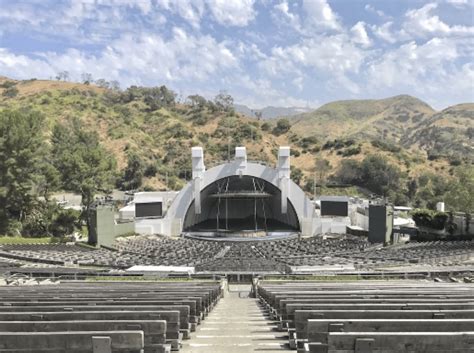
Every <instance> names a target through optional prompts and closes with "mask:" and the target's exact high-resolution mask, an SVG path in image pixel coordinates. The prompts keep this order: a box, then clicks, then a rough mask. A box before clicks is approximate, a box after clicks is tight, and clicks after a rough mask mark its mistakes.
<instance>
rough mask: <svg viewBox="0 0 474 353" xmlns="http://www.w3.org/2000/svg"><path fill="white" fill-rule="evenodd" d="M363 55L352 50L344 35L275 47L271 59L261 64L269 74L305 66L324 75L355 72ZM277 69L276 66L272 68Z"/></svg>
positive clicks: (352, 45)
mask: <svg viewBox="0 0 474 353" xmlns="http://www.w3.org/2000/svg"><path fill="white" fill-rule="evenodd" d="M365 56H366V53H365V52H364V51H363V50H362V49H360V48H358V47H356V46H355V45H354V44H353V43H352V42H351V41H350V39H349V37H348V36H347V35H345V34H338V35H332V36H318V37H314V38H310V39H305V40H303V41H301V42H300V43H298V44H295V45H292V46H288V47H285V48H281V47H275V48H273V49H272V56H271V57H270V58H268V59H267V61H263V62H262V63H261V64H262V65H263V67H265V66H266V64H269V66H268V68H269V69H270V70H269V71H270V72H273V73H277V72H276V71H275V70H284V69H285V68H289V69H290V70H294V68H295V67H300V66H301V65H302V66H305V67H309V68H313V69H315V70H321V71H325V72H331V73H334V72H337V73H344V72H357V71H358V70H359V68H360V66H361V65H362V62H363V61H364V58H365ZM275 65H277V66H275Z"/></svg>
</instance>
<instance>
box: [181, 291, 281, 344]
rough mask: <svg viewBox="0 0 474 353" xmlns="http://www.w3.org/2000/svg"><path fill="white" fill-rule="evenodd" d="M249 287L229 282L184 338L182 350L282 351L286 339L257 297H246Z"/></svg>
mask: <svg viewBox="0 0 474 353" xmlns="http://www.w3.org/2000/svg"><path fill="white" fill-rule="evenodd" d="M249 291H250V286H248V285H230V290H229V293H226V296H225V297H224V298H222V299H221V300H220V302H219V304H218V305H217V306H216V307H215V308H214V310H213V311H212V312H211V313H210V314H209V316H208V317H207V318H206V319H205V320H204V321H203V322H202V324H201V325H200V326H198V329H197V330H196V332H194V333H193V334H192V339H191V340H186V341H183V348H182V349H181V350H180V351H182V352H183V353H204V352H206V353H247V352H267V353H281V352H284V351H288V348H287V343H288V338H287V337H286V336H285V333H284V332H278V331H276V327H277V325H276V323H275V322H273V321H271V320H270V318H268V317H267V316H265V313H264V311H263V310H261V309H260V306H259V305H258V302H257V299H254V298H248V293H249Z"/></svg>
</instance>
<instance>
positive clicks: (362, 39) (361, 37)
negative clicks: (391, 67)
mask: <svg viewBox="0 0 474 353" xmlns="http://www.w3.org/2000/svg"><path fill="white" fill-rule="evenodd" d="M351 33H352V41H353V42H354V43H357V44H360V45H362V46H363V47H370V46H371V45H372V41H371V40H370V38H369V35H368V34H367V31H366V30H365V23H364V22H362V21H359V22H357V23H356V24H355V25H354V26H353V27H352V28H351Z"/></svg>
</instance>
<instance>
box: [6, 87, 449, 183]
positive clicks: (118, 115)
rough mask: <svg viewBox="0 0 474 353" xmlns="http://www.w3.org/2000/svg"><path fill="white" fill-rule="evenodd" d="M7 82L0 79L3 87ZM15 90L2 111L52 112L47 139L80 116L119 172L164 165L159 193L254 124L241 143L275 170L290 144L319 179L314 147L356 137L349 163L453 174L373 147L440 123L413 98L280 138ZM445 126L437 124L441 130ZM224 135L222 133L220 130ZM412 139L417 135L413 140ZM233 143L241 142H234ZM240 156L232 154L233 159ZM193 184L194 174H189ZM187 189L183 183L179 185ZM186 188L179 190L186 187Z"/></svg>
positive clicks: (94, 99)
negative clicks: (308, 139)
mask: <svg viewBox="0 0 474 353" xmlns="http://www.w3.org/2000/svg"><path fill="white" fill-rule="evenodd" d="M1 83H2V78H0V84H1ZM16 87H17V88H18V90H19V94H18V96H16V97H14V98H6V97H3V96H2V95H1V93H2V91H3V90H2V89H1V88H0V109H1V108H2V107H15V108H20V107H32V108H34V109H36V110H39V111H41V112H43V113H44V114H45V116H46V117H47V121H48V129H47V133H49V132H50V129H51V128H52V126H53V125H54V124H55V123H56V122H57V121H62V120H64V119H65V118H67V117H69V116H76V117H79V118H81V119H82V120H83V121H84V123H85V124H86V125H87V126H88V127H89V128H90V129H93V130H95V131H97V132H98V133H99V135H100V137H101V140H102V142H103V143H104V145H105V146H106V147H107V148H108V149H109V150H110V151H111V152H113V154H114V155H115V157H116V159H117V161H118V165H119V168H124V166H125V164H126V155H127V151H130V150H134V151H136V152H137V153H138V154H139V155H140V156H141V157H142V158H143V159H144V160H145V161H146V163H148V164H150V163H157V164H158V166H159V173H158V174H157V176H155V177H152V178H148V179H147V180H146V185H147V186H150V187H152V188H155V189H164V188H165V185H164V182H165V175H166V173H169V175H172V174H173V172H174V171H176V170H183V169H188V168H190V158H189V154H190V148H191V147H192V146H203V147H204V150H205V158H206V165H207V167H208V168H209V167H210V166H212V165H214V164H216V163H218V162H219V161H222V160H223V159H225V158H226V156H227V143H228V135H229V136H231V137H233V136H236V135H237V133H238V129H239V126H243V125H252V124H253V125H252V126H255V128H254V129H255V131H256V132H257V133H258V134H259V135H260V136H261V138H260V139H258V140H252V139H251V138H250V137H247V138H244V139H242V140H241V141H240V143H242V144H244V145H245V146H246V147H247V153H248V158H249V160H263V161H266V162H269V163H270V164H274V163H275V161H276V158H275V155H276V151H277V148H278V146H279V145H290V146H291V147H292V150H293V151H294V152H296V154H298V153H299V156H298V157H294V158H293V160H292V164H293V165H294V166H296V167H298V168H300V169H302V170H303V173H304V174H305V175H306V176H307V177H308V178H312V176H311V175H312V173H313V171H314V159H315V156H316V153H314V152H313V151H312V147H314V146H316V145H318V144H319V145H321V144H322V143H324V142H325V141H326V140H328V139H332V138H340V137H348V136H355V137H357V138H360V142H358V143H360V145H361V150H362V152H361V153H360V154H358V155H355V156H352V157H350V158H355V159H359V160H360V159H363V158H364V157H365V156H366V155H367V154H371V153H381V154H384V155H386V156H387V157H388V158H389V159H390V160H391V161H392V162H394V163H396V164H398V165H399V166H400V167H401V168H402V170H404V171H406V172H408V173H410V174H419V173H420V172H421V171H426V170H431V171H433V172H441V173H443V172H446V173H447V170H448V169H449V166H448V163H447V161H445V160H440V161H433V162H430V161H427V160H426V153H424V152H423V151H416V145H415V144H413V146H415V147H414V148H413V150H411V151H410V149H411V148H412V146H411V145H410V143H408V142H407V144H406V147H407V148H406V149H402V150H401V151H400V152H396V153H394V152H388V151H383V150H380V149H378V148H375V147H373V146H372V145H371V143H370V142H369V141H370V140H371V139H372V138H373V137H378V136H383V134H384V132H383V129H389V131H388V132H386V133H385V134H386V135H387V134H388V136H385V140H391V141H393V143H395V144H399V141H402V140H403V139H404V131H402V129H401V128H400V121H401V120H404V121H403V124H404V126H405V128H406V129H408V127H409V128H410V129H411V128H414V127H416V126H418V128H420V127H421V126H423V123H424V122H425V121H429V119H434V117H435V116H436V114H435V112H434V111H433V110H432V109H431V108H430V107H429V106H428V105H426V104H425V103H423V102H421V101H419V100H418V99H416V98H413V97H408V96H397V97H393V98H388V99H385V100H379V101H342V102H334V103H329V104H326V105H325V106H323V107H321V108H319V109H317V110H316V111H314V112H311V113H307V114H302V115H300V116H298V117H296V118H293V119H292V122H293V123H294V125H293V127H292V129H291V130H290V132H288V133H286V134H283V135H280V136H274V135H273V134H271V133H270V132H265V131H262V130H261V128H260V127H261V124H262V122H259V121H257V120H255V119H251V118H247V117H244V116H241V115H237V117H235V118H232V119H234V120H235V121H234V123H235V122H236V124H234V126H233V127H232V128H230V129H228V130H226V131H227V132H226V133H225V134H224V135H223V134H218V133H217V132H218V130H219V126H221V125H222V124H223V122H224V120H225V119H228V117H226V115H224V114H215V113H211V112H209V111H203V112H201V114H202V115H203V116H204V117H205V118H206V120H207V122H206V124H205V125H197V124H196V123H195V122H194V121H193V114H194V113H193V111H192V109H191V108H190V107H189V106H186V105H178V106H177V107H176V108H174V109H172V110H168V109H160V110H158V111H154V112H147V111H146V109H145V104H144V103H143V102H142V101H133V102H131V103H128V104H118V103H114V104H110V103H107V100H106V99H104V95H105V94H106V91H105V90H104V89H101V88H98V87H95V86H87V85H82V84H77V83H69V82H57V81H41V80H37V81H36V80H34V81H31V80H30V81H19V82H17V85H16ZM442 121H443V120H442V119H436V120H433V124H435V123H436V124H440V123H441V122H442ZM221 130H222V129H221ZM314 135H315V136H317V137H318V140H319V142H318V143H317V144H316V145H314V144H313V145H314V146H310V147H309V148H308V147H304V148H303V147H300V146H301V144H300V142H301V138H302V136H314ZM410 136H411V135H410ZM231 144H234V142H233V141H231ZM232 155H233V151H232V150H231V156H232ZM318 155H319V156H321V157H323V158H327V159H328V160H329V161H330V163H331V165H332V167H333V170H335V169H336V168H337V166H338V165H339V163H340V161H341V160H342V159H343V157H341V156H340V155H337V153H336V151H334V150H325V151H321V152H319V153H318ZM187 176H188V178H189V174H188V175H187ZM179 184H181V183H179ZM179 184H178V185H177V187H179Z"/></svg>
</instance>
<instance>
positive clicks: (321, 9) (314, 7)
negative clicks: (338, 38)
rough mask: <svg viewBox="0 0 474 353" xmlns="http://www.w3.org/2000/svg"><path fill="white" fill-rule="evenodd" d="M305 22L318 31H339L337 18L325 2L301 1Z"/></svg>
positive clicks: (323, 0) (319, 0) (339, 26)
mask: <svg viewBox="0 0 474 353" xmlns="http://www.w3.org/2000/svg"><path fill="white" fill-rule="evenodd" d="M303 9H304V10H305V12H306V14H307V22H308V23H309V24H310V25H312V26H314V27H316V28H320V29H330V30H340V29H341V25H340V23H339V17H338V16H337V15H336V13H335V12H334V11H333V10H332V8H331V6H329V4H328V2H327V0H303Z"/></svg>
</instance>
